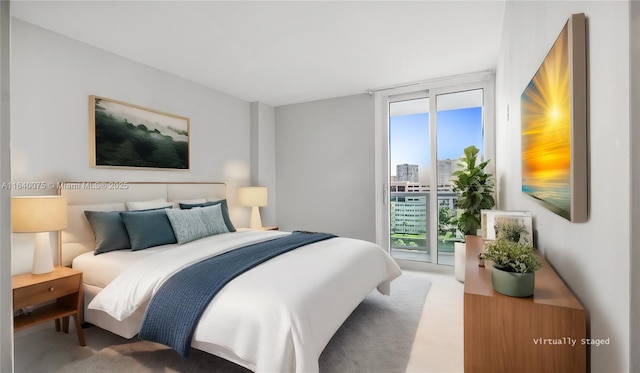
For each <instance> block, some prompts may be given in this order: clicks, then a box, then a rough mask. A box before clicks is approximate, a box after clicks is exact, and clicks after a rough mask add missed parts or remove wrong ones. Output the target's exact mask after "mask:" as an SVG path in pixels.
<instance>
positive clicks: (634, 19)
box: [629, 1, 640, 372]
mask: <svg viewBox="0 0 640 373" xmlns="http://www.w3.org/2000/svg"><path fill="white" fill-rule="evenodd" d="M630 7H631V12H630V18H629V19H630V31H629V35H630V38H631V40H630V43H629V45H630V46H631V58H630V61H631V63H630V71H631V100H630V103H631V105H630V106H631V124H632V125H631V136H629V137H630V138H631V141H632V144H635V145H634V146H631V191H632V193H631V198H632V201H631V208H632V210H631V226H632V227H638V226H640V196H638V194H637V193H633V191H638V190H640V146H638V145H637V144H640V127H638V126H639V124H640V1H631V3H630ZM634 124H635V125H634ZM630 240H631V253H630V254H631V255H630V256H631V260H630V262H631V268H632V269H635V270H632V271H631V277H630V278H631V281H630V283H631V294H630V300H631V310H630V313H631V321H630V323H631V325H630V331H629V334H630V336H631V341H630V347H629V350H630V351H632V352H633V351H635V352H637V351H640V271H638V270H637V269H638V268H640V230H638V229H632V230H631V237H630ZM629 371H630V372H639V371H640V354H638V353H631V366H630V369H629Z"/></svg>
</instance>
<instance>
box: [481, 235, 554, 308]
mask: <svg viewBox="0 0 640 373" xmlns="http://www.w3.org/2000/svg"><path fill="white" fill-rule="evenodd" d="M516 224H517V223H516ZM496 228H499V229H498V233H497V237H498V239H496V240H495V241H492V242H488V243H487V244H486V245H485V248H484V252H483V253H482V258H483V259H486V260H491V261H492V262H493V268H492V269H491V282H492V284H493V289H494V290H495V291H497V292H499V293H502V294H505V295H510V296H514V297H528V296H530V295H533V292H534V289H535V272H536V271H537V270H539V269H540V268H542V263H540V260H539V259H538V256H537V255H536V253H535V252H534V251H533V245H531V243H530V242H528V241H527V240H526V239H524V238H523V237H521V236H520V234H518V235H517V237H515V236H512V237H509V235H508V233H509V232H513V231H514V229H515V230H517V228H516V227H513V226H511V225H509V228H508V229H507V228H506V225H503V226H501V227H496ZM510 238H517V239H518V241H512V240H510Z"/></svg>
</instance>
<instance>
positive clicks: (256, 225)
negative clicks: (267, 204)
mask: <svg viewBox="0 0 640 373" xmlns="http://www.w3.org/2000/svg"><path fill="white" fill-rule="evenodd" d="M249 228H251V229H261V228H262V219H261V218H260V210H259V207H257V206H253V207H252V208H251V222H250V223H249Z"/></svg>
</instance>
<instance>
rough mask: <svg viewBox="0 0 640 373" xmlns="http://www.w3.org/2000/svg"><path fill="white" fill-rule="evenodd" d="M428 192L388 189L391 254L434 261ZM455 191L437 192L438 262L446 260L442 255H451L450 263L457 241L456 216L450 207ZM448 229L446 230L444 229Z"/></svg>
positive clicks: (410, 258) (452, 203) (408, 258)
mask: <svg viewBox="0 0 640 373" xmlns="http://www.w3.org/2000/svg"><path fill="white" fill-rule="evenodd" d="M430 194H431V193H429V192H391V193H390V211H391V216H390V223H391V226H390V231H391V237H390V240H391V252H392V255H393V257H394V258H398V259H407V260H418V261H426V262H435V260H434V259H435V258H433V259H432V258H431V255H432V252H431V247H430V244H429V234H428V232H429V206H430V202H429V198H430ZM455 199H456V195H455V193H453V192H451V191H443V192H439V193H438V208H439V217H438V248H437V249H438V255H440V260H438V262H439V263H442V262H443V261H444V262H447V263H446V264H448V260H445V259H444V258H443V256H450V257H451V264H453V246H454V242H455V241H456V237H455V236H456V235H455V225H454V224H453V223H452V218H453V217H454V216H455V215H454V211H453V210H452V209H451V207H452V206H455ZM447 232H449V233H447Z"/></svg>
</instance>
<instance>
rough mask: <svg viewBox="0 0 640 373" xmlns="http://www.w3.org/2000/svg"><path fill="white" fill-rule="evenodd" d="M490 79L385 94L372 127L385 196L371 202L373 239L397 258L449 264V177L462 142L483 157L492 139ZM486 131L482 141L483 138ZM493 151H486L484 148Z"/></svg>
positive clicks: (452, 232)
mask: <svg viewBox="0 0 640 373" xmlns="http://www.w3.org/2000/svg"><path fill="white" fill-rule="evenodd" d="M489 83H490V81H483V82H478V83H475V84H467V85H457V86H451V87H434V88H431V89H424V90H420V91H414V92H403V93H400V94H396V95H392V94H389V95H384V96H383V97H382V98H383V99H382V100H381V99H380V97H379V98H378V103H379V104H381V105H384V108H383V110H382V113H383V114H384V116H385V117H384V120H382V121H379V122H382V124H383V125H385V128H382V130H381V131H379V137H380V139H381V141H383V143H382V145H381V146H380V149H381V153H380V154H379V158H378V159H380V160H383V161H384V160H386V162H383V163H382V162H378V165H379V166H380V167H384V169H382V170H381V172H380V173H379V175H381V176H382V177H383V178H384V179H383V180H382V184H383V186H382V188H383V195H384V201H382V203H381V204H378V206H377V207H378V211H381V212H382V214H379V215H378V229H379V230H380V231H381V232H385V233H384V236H383V237H381V236H380V235H379V236H378V237H381V238H379V241H381V242H379V243H381V244H382V246H385V245H386V246H385V247H388V248H389V251H390V253H391V255H392V256H393V257H394V258H395V259H397V260H400V261H412V262H430V263H437V264H445V265H453V263H454V257H453V255H454V251H453V246H454V242H455V241H457V240H460V239H461V237H460V234H459V232H457V230H456V224H455V218H456V202H457V198H456V193H455V191H454V190H453V186H452V184H451V177H452V174H453V173H454V172H455V171H456V170H457V169H458V167H459V166H458V163H459V158H460V157H461V156H462V154H463V150H464V148H466V147H468V146H470V145H474V146H476V147H477V148H479V149H480V156H481V157H483V158H486V156H485V152H486V149H487V143H488V144H489V148H492V146H493V140H492V137H493V135H492V134H493V131H492V129H491V130H487V126H486V125H485V124H486V122H487V120H488V118H491V121H492V120H493V116H492V113H491V112H490V110H488V109H487V96H488V95H491V94H492V89H491V87H492V86H491V85H490V84H489ZM487 136H490V137H489V141H487ZM490 153H492V152H490Z"/></svg>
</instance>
